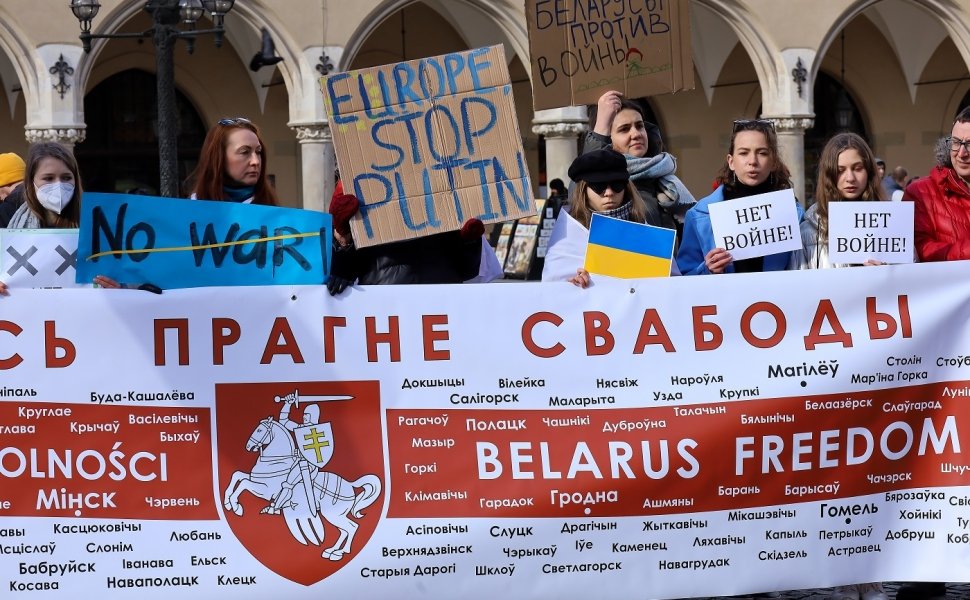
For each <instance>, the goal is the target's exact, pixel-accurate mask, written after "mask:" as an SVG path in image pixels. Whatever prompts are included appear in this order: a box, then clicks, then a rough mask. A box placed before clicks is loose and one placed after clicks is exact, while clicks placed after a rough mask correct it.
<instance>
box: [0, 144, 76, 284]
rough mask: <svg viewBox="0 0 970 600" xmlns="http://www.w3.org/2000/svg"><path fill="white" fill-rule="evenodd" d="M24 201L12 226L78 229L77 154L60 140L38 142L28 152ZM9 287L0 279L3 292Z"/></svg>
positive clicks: (14, 216) (12, 216) (12, 217)
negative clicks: (60, 142)
mask: <svg viewBox="0 0 970 600" xmlns="http://www.w3.org/2000/svg"><path fill="white" fill-rule="evenodd" d="M24 182H25V183H24V186H23V194H24V203H23V204H21V205H20V207H19V208H18V209H17V210H16V212H14V213H13V215H11V217H10V223H8V224H7V228H8V229H76V228H77V226H78V222H79V221H80V219H81V177H80V175H79V174H78V166H77V160H75V158H74V154H73V153H72V152H71V151H70V150H68V149H67V148H66V147H65V146H62V145H61V144H58V143H57V142H38V143H36V144H33V145H31V146H30V150H28V152H27V164H26V167H25V169H24ZM6 294H7V286H6V284H4V283H3V282H0V295H4V296H5V295H6Z"/></svg>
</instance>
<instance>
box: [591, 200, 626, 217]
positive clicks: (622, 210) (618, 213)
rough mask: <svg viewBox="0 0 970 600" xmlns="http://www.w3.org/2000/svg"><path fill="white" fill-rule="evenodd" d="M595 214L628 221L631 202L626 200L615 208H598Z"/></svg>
mask: <svg viewBox="0 0 970 600" xmlns="http://www.w3.org/2000/svg"><path fill="white" fill-rule="evenodd" d="M596 214H598V215H603V216H604V217H613V218H614V219H621V220H623V221H629V220H630V215H632V214H633V203H632V202H630V201H629V200H627V201H626V202H624V203H623V204H621V205H619V206H617V207H616V208H611V209H609V210H598V211H596Z"/></svg>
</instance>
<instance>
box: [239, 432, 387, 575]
mask: <svg viewBox="0 0 970 600" xmlns="http://www.w3.org/2000/svg"><path fill="white" fill-rule="evenodd" d="M246 450H248V451H250V452H255V451H258V452H259V458H258V459H256V464H255V465H253V470H252V471H251V472H249V473H247V472H245V471H236V472H235V473H233V474H232V478H231V479H230V480H229V485H228V486H226V491H225V497H224V498H223V505H224V506H225V507H226V510H230V511H232V512H234V513H235V514H236V515H238V516H242V514H243V507H242V504H240V503H239V496H240V495H241V494H242V493H243V492H249V493H250V494H252V495H254V496H256V497H258V498H262V499H263V500H267V501H268V502H272V501H273V498H275V497H276V496H277V495H278V494H279V493H280V490H282V488H283V482H285V481H286V475H287V474H288V473H289V472H290V468H291V467H292V466H293V465H294V463H296V461H298V460H303V459H302V458H301V457H300V455H299V454H297V453H296V450H295V445H294V443H293V436H292V435H290V432H289V431H288V430H287V429H286V428H285V427H283V425H282V424H280V423H279V422H278V421H276V420H274V419H273V418H272V417H268V418H266V419H263V420H262V421H260V422H259V425H257V426H256V429H254V430H253V433H252V435H250V436H249V440H247V442H246ZM311 467H312V469H310V470H309V471H304V477H306V476H310V477H311V481H312V489H313V492H314V494H315V495H316V501H317V502H316V503H317V506H318V507H319V512H317V511H316V510H314V509H313V508H312V507H308V506H298V505H297V504H296V503H291V504H290V505H288V506H286V507H284V508H283V517H284V518H285V519H286V524H287V526H288V527H289V528H290V533H292V534H293V537H294V538H296V540H297V541H298V542H300V543H301V544H304V545H309V544H311V543H312V544H314V545H316V546H321V545H323V539H324V535H325V534H324V526H323V522H322V521H321V520H320V516H321V515H322V516H323V518H324V519H326V520H327V521H328V522H329V523H330V524H331V525H333V526H334V527H336V528H337V529H338V530H339V531H340V536H339V538H338V539H337V543H335V544H334V545H333V546H331V547H330V548H327V549H326V550H324V551H323V554H322V556H323V557H324V558H328V559H330V560H340V559H341V558H343V556H344V555H345V554H349V553H350V550H351V544H352V543H353V541H354V535H355V534H356V533H357V527H358V525H357V523H356V522H355V521H354V520H353V519H360V518H361V517H362V516H363V515H362V514H361V511H362V510H363V509H365V508H367V507H368V506H370V505H371V504H373V503H374V501H375V500H376V499H377V496H378V495H379V494H380V493H381V480H380V478H379V477H378V476H377V475H373V474H368V475H364V476H363V477H361V478H359V479H357V480H356V481H347V480H346V479H344V478H343V477H341V476H339V475H337V474H336V473H330V472H328V471H320V470H319V469H317V468H316V467H315V466H312V465H311ZM355 488H362V491H360V492H356V491H355ZM304 504H306V503H304ZM351 516H352V517H353V518H351Z"/></svg>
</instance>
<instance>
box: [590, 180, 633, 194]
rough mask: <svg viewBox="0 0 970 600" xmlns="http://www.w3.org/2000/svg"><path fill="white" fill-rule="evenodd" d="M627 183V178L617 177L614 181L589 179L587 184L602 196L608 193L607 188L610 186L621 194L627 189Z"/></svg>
mask: <svg viewBox="0 0 970 600" xmlns="http://www.w3.org/2000/svg"><path fill="white" fill-rule="evenodd" d="M626 183H627V180H626V179H616V180H614V181H587V182H586V185H588V186H589V189H591V190H593V191H594V192H596V193H597V194H599V195H601V196H602V195H603V194H604V193H606V188H610V189H611V190H613V193H615V194H619V193H620V192H622V191H624V190H626Z"/></svg>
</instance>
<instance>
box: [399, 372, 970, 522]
mask: <svg viewBox="0 0 970 600" xmlns="http://www.w3.org/2000/svg"><path fill="white" fill-rule="evenodd" d="M967 386H968V382H964V381H961V382H951V383H941V384H930V385H921V386H912V387H907V388H896V389H890V390H869V391H867V392H861V393H860V392H856V393H849V394H832V395H827V396H804V397H791V398H775V399H765V400H749V401H745V402H733V403H732V402H721V403H712V404H703V405H681V406H672V407H658V408H637V409H615V410H614V409H599V410H569V411H564V410H557V411H540V410H491V411H489V410H447V411H442V410H389V411H388V419H387V421H388V447H389V453H390V469H391V477H392V478H393V479H394V482H395V483H394V486H393V494H392V495H391V498H390V507H389V511H388V516H390V517H398V518H414V517H496V516H501V517H560V518H561V517H618V516H635V515H657V514H680V513H695V512H704V511H716V510H731V509H742V508H750V507H756V506H771V505H781V504H790V503H795V502H802V501H812V500H823V499H833V498H843V497H852V496H861V495H867V494H874V493H879V492H884V491H889V490H894V489H901V488H910V487H927V486H930V487H935V486H958V485H965V484H966V483H967V478H966V474H965V471H967V470H968V469H970V467H968V466H967V465H968V461H967V459H966V458H965V457H964V456H963V455H962V454H961V450H962V449H963V448H966V447H968V443H970V405H968V404H967V403H966V402H965V401H964V399H963V398H961V397H959V396H962V395H964V394H965V393H966V392H967V389H968V387H967Z"/></svg>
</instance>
